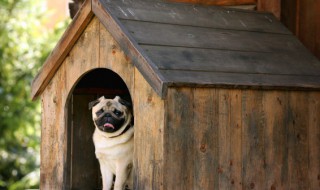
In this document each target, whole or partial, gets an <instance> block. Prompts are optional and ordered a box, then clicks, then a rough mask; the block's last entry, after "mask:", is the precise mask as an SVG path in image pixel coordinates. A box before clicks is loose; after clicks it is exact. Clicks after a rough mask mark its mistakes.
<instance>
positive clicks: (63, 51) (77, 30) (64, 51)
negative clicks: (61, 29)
mask: <svg viewBox="0 0 320 190" xmlns="http://www.w3.org/2000/svg"><path fill="white" fill-rule="evenodd" d="M92 17H93V13H92V11H91V0H86V1H85V3H84V4H83V6H82V7H81V9H80V13H79V14H77V15H76V17H75V19H74V20H73V21H72V22H71V24H70V26H69V27H68V28H67V30H66V32H65V33H64V34H63V36H62V37H61V39H60V40H59V42H58V44H57V45H56V47H55V49H54V50H53V51H52V52H51V54H50V55H49V57H48V58H47V60H46V62H45V63H44V65H43V66H42V68H41V70H40V71H39V74H38V75H37V76H36V77H35V79H34V80H33V82H32V90H31V97H32V98H33V99H36V98H37V97H38V96H39V95H40V94H41V93H42V91H43V90H44V88H45V87H46V85H48V83H49V82H50V80H51V79H52V77H53V76H54V75H55V73H56V71H57V70H58V68H59V66H60V65H61V64H62V62H63V61H64V59H65V57H66V56H67V55H68V53H69V51H70V50H71V49H72V47H73V45H74V43H75V42H76V41H77V40H78V38H79V37H80V35H81V34H82V32H83V30H84V29H85V28H86V26H87V24H88V23H89V22H90V20H91V19H92Z"/></svg>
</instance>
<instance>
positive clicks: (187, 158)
mask: <svg viewBox="0 0 320 190" xmlns="http://www.w3.org/2000/svg"><path fill="white" fill-rule="evenodd" d="M193 101H194V99H193V91H192V89H190V88H170V89H168V94H167V99H166V129H165V136H164V143H165V144H164V147H165V152H164V153H165V158H166V159H165V163H164V164H165V170H166V175H164V179H165V184H164V185H165V186H164V189H181V190H183V189H188V188H190V187H194V180H193V178H192V176H193V175H194V171H193V167H192V166H193V165H194V160H193V159H192V158H193V152H194V151H195V149H194V144H195V139H194V138H193V134H192V131H193V130H192V127H193V126H194V124H193V119H192V118H193V117H194V115H193V114H194V112H193ZM198 127H199V128H201V126H198ZM186 166H187V167H186Z"/></svg>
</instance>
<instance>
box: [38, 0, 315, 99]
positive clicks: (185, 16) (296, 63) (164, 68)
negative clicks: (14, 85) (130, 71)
mask: <svg viewBox="0 0 320 190" xmlns="http://www.w3.org/2000/svg"><path fill="white" fill-rule="evenodd" d="M84 7H86V8H83V9H82V10H80V13H79V14H78V15H79V16H76V18H75V20H74V22H73V24H71V27H69V30H68V31H67V32H66V33H65V35H64V36H63V38H62V40H61V42H60V43H59V44H58V45H57V47H56V50H57V51H53V54H52V55H51V57H49V59H48V60H47V63H46V64H45V65H44V69H42V71H41V72H40V73H39V75H38V76H37V77H36V79H35V81H34V83H33V92H32V94H33V97H34V98H35V97H37V95H38V94H39V93H41V91H42V89H44V87H45V86H46V85H47V84H48V81H50V78H51V77H52V76H53V74H51V73H54V72H55V70H57V68H58V67H59V64H61V63H62V61H61V60H63V59H64V58H63V56H66V55H67V53H68V51H69V50H70V49H71V48H72V45H73V44H72V43H74V42H75V40H76V39H77V37H78V36H79V35H78V34H79V32H81V30H83V28H84V27H83V25H84V24H86V23H88V20H89V18H91V16H93V15H94V16H96V17H98V19H99V21H100V22H101V23H102V24H103V25H104V26H105V28H106V30H108V31H109V32H110V33H111V35H112V36H113V37H114V38H115V40H116V41H117V42H118V43H119V45H120V47H121V48H122V49H123V50H124V52H125V53H126V54H127V55H128V57H129V58H131V60H132V62H133V64H134V65H135V66H136V67H137V68H138V70H139V71H140V72H141V74H142V75H143V76H144V77H145V79H146V80H147V81H148V82H149V84H150V85H151V86H152V87H153V89H154V90H155V91H156V92H157V93H158V94H159V95H160V96H161V97H164V96H165V94H166V89H167V88H168V87H173V86H194V87H226V88H255V89H311V90H319V89H320V62H319V60H318V59H317V58H315V57H314V56H313V55H312V54H311V53H310V52H309V51H308V50H307V49H306V48H305V47H304V46H303V45H302V44H301V42H300V41H299V40H298V39H297V38H296V37H295V36H294V35H293V34H292V33H291V32H289V31H288V30H287V29H286V28H285V27H284V26H283V25H282V24H281V23H280V22H279V21H278V20H277V19H276V18H275V17H274V16H273V15H272V14H270V13H261V12H256V11H245V10H238V9H228V8H222V7H214V6H196V5H191V4H179V3H165V2H161V1H160V0H149V1H148V0H145V1H143V0H92V2H91V1H88V2H87V3H86V6H84ZM88 7H89V8H88ZM88 9H89V10H88ZM81 22H84V23H81ZM77 27H78V28H77ZM77 30H78V31H77ZM69 39H70V40H69ZM68 43H70V44H68ZM65 44H67V45H65ZM62 47H64V49H62V50H61V48H62ZM48 73H49V74H50V75H47V74H48Z"/></svg>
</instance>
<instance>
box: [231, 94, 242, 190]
mask: <svg viewBox="0 0 320 190" xmlns="http://www.w3.org/2000/svg"><path fill="white" fill-rule="evenodd" d="M229 94H230V95H229V96H230V105H229V106H230V113H229V114H230V160H229V164H230V184H231V185H230V186H229V187H230V189H241V188H242V158H243V157H242V115H241V114H240V113H241V112H242V92H241V90H231V91H230V92H229Z"/></svg>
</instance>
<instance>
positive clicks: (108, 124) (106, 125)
mask: <svg viewBox="0 0 320 190" xmlns="http://www.w3.org/2000/svg"><path fill="white" fill-rule="evenodd" d="M103 126H104V127H108V128H112V129H114V126H113V125H112V124H111V123H106V124H104V125H103Z"/></svg>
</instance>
